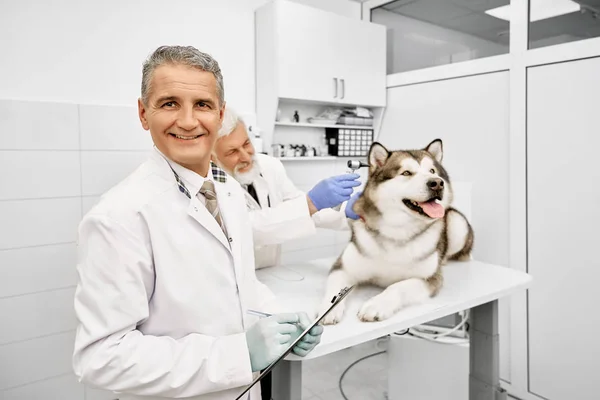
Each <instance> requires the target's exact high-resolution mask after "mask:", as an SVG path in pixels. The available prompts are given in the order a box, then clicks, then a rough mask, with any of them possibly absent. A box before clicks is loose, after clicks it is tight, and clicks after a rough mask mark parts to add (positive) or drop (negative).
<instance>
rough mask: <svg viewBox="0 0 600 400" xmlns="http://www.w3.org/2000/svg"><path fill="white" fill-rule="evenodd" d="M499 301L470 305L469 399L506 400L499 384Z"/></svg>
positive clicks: (506, 396) (505, 395)
mask: <svg viewBox="0 0 600 400" xmlns="http://www.w3.org/2000/svg"><path fill="white" fill-rule="evenodd" d="M499 322H500V321H499V318H498V301H497V300H494V301H491V302H489V303H486V304H482V305H480V306H477V307H474V308H472V309H471V317H470V326H471V328H470V330H469V335H470V374H469V400H507V398H508V395H507V393H506V391H505V390H504V389H502V388H501V387H500V351H499V346H500V341H499V335H498V324H499Z"/></svg>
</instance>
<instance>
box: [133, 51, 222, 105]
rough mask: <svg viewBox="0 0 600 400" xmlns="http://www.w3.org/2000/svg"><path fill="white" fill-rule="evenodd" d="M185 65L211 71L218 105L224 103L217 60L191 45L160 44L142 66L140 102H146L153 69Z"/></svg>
mask: <svg viewBox="0 0 600 400" xmlns="http://www.w3.org/2000/svg"><path fill="white" fill-rule="evenodd" d="M166 64H172V65H177V64H179V65H187V66H190V67H194V68H197V69H199V70H202V71H206V72H212V74H213V75H214V76H215V79H216V81H217V97H218V98H219V105H220V106H223V104H224V103H225V88H224V85H223V75H222V74H221V68H220V67H219V63H218V62H217V60H215V59H214V58H212V57H211V56H210V55H209V54H207V53H203V52H201V51H200V50H198V49H196V48H195V47H192V46H160V47H159V48H157V49H156V50H154V52H153V53H152V54H151V55H150V57H148V59H147V60H146V61H145V62H144V65H143V67H142V102H143V103H144V104H148V97H149V94H150V82H151V81H152V74H153V73H154V70H155V69H156V68H158V67H160V66H162V65H166Z"/></svg>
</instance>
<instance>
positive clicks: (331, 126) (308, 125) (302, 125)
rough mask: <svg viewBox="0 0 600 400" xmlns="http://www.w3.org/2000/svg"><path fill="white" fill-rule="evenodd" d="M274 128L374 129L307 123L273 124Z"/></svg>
mask: <svg viewBox="0 0 600 400" xmlns="http://www.w3.org/2000/svg"><path fill="white" fill-rule="evenodd" d="M275 125H276V126H293V127H298V128H300V127H303V128H340V129H374V128H373V126H369V125H338V124H333V125H332V124H311V123H308V122H275Z"/></svg>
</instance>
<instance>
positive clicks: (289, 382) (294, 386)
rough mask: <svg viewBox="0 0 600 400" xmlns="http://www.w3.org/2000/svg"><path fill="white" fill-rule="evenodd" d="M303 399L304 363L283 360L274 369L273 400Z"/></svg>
mask: <svg viewBox="0 0 600 400" xmlns="http://www.w3.org/2000/svg"><path fill="white" fill-rule="evenodd" d="M301 399H302V362H301V361H287V360H283V361H281V362H280V363H279V364H277V365H276V366H275V368H273V400H301Z"/></svg>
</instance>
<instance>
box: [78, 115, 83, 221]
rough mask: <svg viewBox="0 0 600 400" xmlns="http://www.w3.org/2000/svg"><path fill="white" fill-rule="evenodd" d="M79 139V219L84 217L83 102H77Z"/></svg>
mask: <svg viewBox="0 0 600 400" xmlns="http://www.w3.org/2000/svg"><path fill="white" fill-rule="evenodd" d="M77 140H78V141H79V207H80V208H79V219H80V220H81V219H82V218H83V165H82V157H81V104H77Z"/></svg>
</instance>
